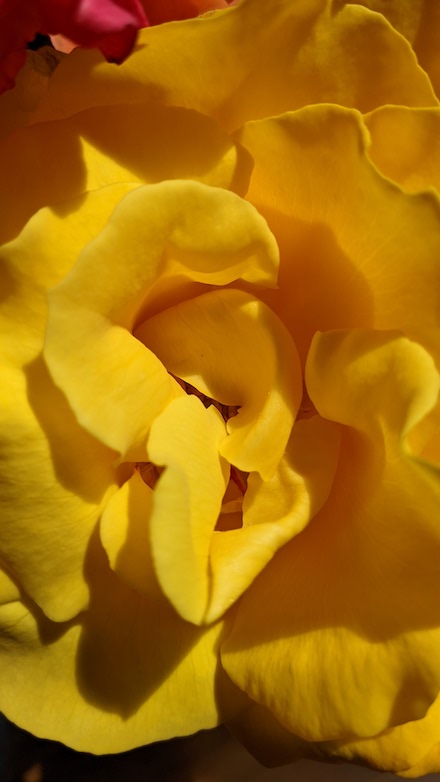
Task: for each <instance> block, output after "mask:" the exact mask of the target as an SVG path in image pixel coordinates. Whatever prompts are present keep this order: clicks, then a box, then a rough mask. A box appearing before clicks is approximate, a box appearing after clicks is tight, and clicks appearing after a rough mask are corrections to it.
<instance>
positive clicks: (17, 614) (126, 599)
mask: <svg viewBox="0 0 440 782" xmlns="http://www.w3.org/2000/svg"><path fill="white" fill-rule="evenodd" d="M86 577H87V580H88V582H89V585H90V591H91V602H90V607H89V609H88V611H86V612H85V613H83V614H81V615H80V616H79V617H78V619H77V620H76V621H72V622H69V623H53V622H50V621H49V620H48V619H46V618H45V617H44V615H42V614H41V612H40V611H39V610H38V609H37V608H36V607H35V605H34V604H32V603H31V602H30V601H28V600H27V599H24V602H20V600H19V599H18V598H17V594H16V590H15V588H14V585H13V584H12V583H9V582H8V579H7V577H6V576H5V575H4V574H3V575H2V577H1V579H0V587H1V591H2V598H3V601H2V602H3V604H2V605H1V607H0V627H1V633H0V687H1V692H2V710H3V712H4V713H5V714H6V716H7V717H8V718H9V719H11V720H12V721H13V722H17V723H18V724H19V725H21V726H22V727H24V728H25V729H27V730H29V731H31V732H32V733H34V734H35V735H37V736H43V737H44V738H51V739H54V740H58V741H63V742H65V743H68V744H69V746H71V747H73V748H74V749H77V750H81V751H87V752H93V753H95V754H101V753H114V752H122V751H125V750H128V749H131V748H133V747H136V746H140V745H143V744H146V743H150V742H153V741H160V740H163V739H167V738H170V737H173V736H179V735H186V734H188V733H192V732H195V731H197V730H200V729H202V728H204V729H206V728H211V727H214V726H215V725H217V724H218V722H221V721H222V720H224V719H225V718H228V717H230V716H232V715H233V713H234V711H235V710H236V708H237V702H236V700H235V697H234V695H235V693H234V690H233V688H232V686H231V685H230V683H229V682H228V680H227V678H226V677H225V675H224V673H223V672H222V670H221V668H220V666H219V663H218V643H219V636H220V633H221V631H222V625H221V624H217V625H211V626H210V627H209V628H203V629H200V628H196V627H194V626H192V625H190V624H189V623H187V622H184V621H183V620H182V619H180V617H178V615H177V614H176V613H175V611H174V610H173V609H172V607H171V606H170V605H169V604H168V603H167V601H166V599H165V598H164V597H159V599H157V600H155V599H153V600H149V599H148V598H146V597H145V596H143V595H140V594H139V593H136V592H134V591H133V590H131V589H129V588H128V587H127V586H125V585H124V584H123V582H122V581H121V580H120V579H118V577H117V576H116V575H115V574H114V573H113V572H112V571H111V570H110V568H109V567H108V564H107V562H106V561H105V554H104V552H103V551H102V549H101V548H100V546H99V542H98V541H97V540H96V539H95V540H93V541H92V543H91V547H90V561H88V562H87V563H86ZM17 681H19V683H20V687H19V688H17ZM217 685H218V686H219V687H220V689H221V694H220V695H219V694H218V693H217Z"/></svg>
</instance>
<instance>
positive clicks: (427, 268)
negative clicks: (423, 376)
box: [239, 106, 440, 367]
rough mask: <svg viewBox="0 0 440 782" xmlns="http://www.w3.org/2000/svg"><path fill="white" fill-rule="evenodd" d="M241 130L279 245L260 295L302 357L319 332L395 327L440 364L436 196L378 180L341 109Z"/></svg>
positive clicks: (253, 193)
mask: <svg viewBox="0 0 440 782" xmlns="http://www.w3.org/2000/svg"><path fill="white" fill-rule="evenodd" d="M239 139H240V141H241V143H243V144H244V146H245V147H246V148H247V149H248V150H249V151H250V153H251V154H252V156H253V158H254V168H253V174H252V178H251V184H250V188H249V192H248V195H247V198H248V199H249V200H250V201H251V203H253V204H255V206H256V207H257V208H258V210H259V211H260V212H261V213H262V214H263V215H264V217H266V219H267V221H268V224H269V226H270V228H271V229H272V231H273V233H274V235H275V236H276V237H277V240H278V244H279V247H280V255H281V265H280V276H279V289H278V290H277V291H273V292H272V291H270V292H269V291H268V292H264V293H262V294H261V298H262V299H263V300H264V301H265V302H266V303H267V304H269V306H270V307H272V309H273V310H274V311H275V312H277V313H278V315H279V316H280V317H281V318H282V320H283V321H284V323H285V324H286V326H287V327H288V329H289V331H290V333H291V334H293V335H294V338H295V343H296V345H297V347H298V350H299V352H300V355H301V356H302V358H303V359H305V357H306V355H307V351H308V348H309V345H310V341H311V339H312V337H313V334H314V333H315V331H316V330H318V329H319V330H322V331H326V330H328V329H334V328H350V327H374V328H380V329H393V328H398V329H401V330H402V331H403V332H405V333H406V335H407V336H408V337H410V338H411V339H414V340H416V341H417V342H420V343H421V344H423V345H424V346H425V347H426V348H427V349H428V350H429V351H430V352H431V353H432V355H433V356H434V357H435V358H436V361H437V362H438V366H439V367H440V339H439V335H440V328H439V326H440V322H439V305H438V291H439V289H440V264H439V263H438V258H439V257H440V208H439V202H438V200H437V198H436V197H435V195H434V194H432V193H424V194H420V195H413V194H407V193H403V192H402V191H401V190H400V189H399V188H398V187H397V186H395V185H393V184H392V183H391V182H389V181H388V180H386V179H384V178H382V177H381V176H380V175H379V174H378V172H377V170H376V169H375V167H374V166H373V165H372V164H371V161H370V160H369V158H368V154H367V150H368V146H367V143H368V140H367V137H366V134H365V129H364V126H363V124H362V121H361V119H360V117H359V115H357V113H356V112H351V111H347V110H345V109H342V108H340V107H336V106H316V107H312V108H307V109H303V110H301V111H298V112H295V113H292V114H289V115H285V116H283V117H277V118H274V119H269V120H264V121H261V122H251V123H248V124H247V125H246V126H245V127H244V128H243V130H242V132H241V133H240V134H239ZM421 237H423V241H422V240H421Z"/></svg>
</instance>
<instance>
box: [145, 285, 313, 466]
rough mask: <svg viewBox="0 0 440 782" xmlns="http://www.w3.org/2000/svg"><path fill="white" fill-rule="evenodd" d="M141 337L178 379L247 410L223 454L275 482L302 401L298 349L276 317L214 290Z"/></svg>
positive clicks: (149, 323)
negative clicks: (276, 471)
mask: <svg viewBox="0 0 440 782" xmlns="http://www.w3.org/2000/svg"><path fill="white" fill-rule="evenodd" d="M136 335H137V336H138V338H139V339H141V340H142V341H143V342H144V343H145V344H146V345H147V346H148V347H149V348H150V349H151V350H152V351H153V352H154V353H155V354H156V355H157V356H158V357H159V358H160V359H161V361H162V362H163V363H164V365H165V366H166V367H167V369H168V371H169V372H171V373H172V374H173V375H175V376H177V377H179V378H181V379H183V380H184V381H186V382H188V383H190V384H191V385H193V386H195V387H196V388H197V389H198V390H199V391H201V392H202V393H203V394H206V395H207V396H208V397H211V398H212V399H215V400H216V401H218V402H220V403H222V404H224V405H228V406H238V407H239V408H240V409H239V410H238V414H237V415H236V416H234V417H233V418H230V419H229V421H228V424H227V430H228V436H227V437H225V438H224V439H223V441H222V443H221V446H220V452H221V454H222V456H224V457H225V458H226V459H227V460H228V461H229V462H230V463H231V464H234V465H235V466H236V467H238V468H239V469H241V470H244V471H246V472H251V471H258V472H259V473H260V475H261V476H262V478H264V479H265V480H267V479H269V478H271V477H272V475H273V474H274V472H275V470H276V467H277V465H278V463H279V461H280V459H281V457H282V455H283V453H284V449H285V447H286V444H287V441H288V439H289V435H290V431H291V428H292V425H293V422H294V420H295V417H296V413H297V410H298V408H299V405H300V402H301V396H302V378H301V371H300V367H299V361H298V356H297V353H296V348H295V345H294V343H293V340H292V338H291V336H290V334H288V332H287V331H286V329H285V328H284V326H283V324H282V323H281V321H279V319H278V318H277V317H276V315H274V314H273V313H272V312H271V311H270V310H269V309H268V308H267V307H266V306H265V305H264V304H262V303H261V302H260V301H259V300H258V299H255V298H254V297H252V296H250V295H249V294H247V293H243V292H242V291H236V290H223V291H211V292H210V293H206V294H204V295H202V296H198V297H197V298H195V299H191V300H189V301H184V302H181V303H180V304H178V305H176V306H175V307H170V308H169V309H167V310H164V311H163V312H161V313H159V314H158V315H156V316H155V317H153V318H150V319H149V320H146V321H145V322H144V323H143V324H142V325H141V326H140V327H139V328H138V330H137V331H136ZM275 433H276V436H274V435H275Z"/></svg>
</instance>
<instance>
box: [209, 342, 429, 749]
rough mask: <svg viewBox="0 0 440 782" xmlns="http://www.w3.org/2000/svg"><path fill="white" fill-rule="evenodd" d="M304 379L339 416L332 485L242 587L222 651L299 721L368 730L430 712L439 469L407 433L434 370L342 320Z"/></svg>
mask: <svg viewBox="0 0 440 782" xmlns="http://www.w3.org/2000/svg"><path fill="white" fill-rule="evenodd" d="M307 384H308V390H309V393H310V396H311V399H312V401H313V402H314V404H315V406H316V408H317V410H318V412H320V413H321V414H323V415H326V416H328V417H330V418H331V419H333V420H338V421H340V422H341V424H342V425H343V429H342V444H341V455H340V460H339V466H338V471H337V473H336V476H335V479H334V482H333V488H332V492H331V494H330V497H329V498H328V500H327V502H326V504H325V505H324V507H323V508H322V510H321V511H320V513H318V515H317V516H316V517H315V518H314V520H313V523H312V524H309V525H308V526H307V528H306V529H305V530H304V531H303V532H302V533H301V534H300V535H298V536H297V537H296V538H295V539H294V540H293V541H292V542H291V543H289V544H287V545H286V546H285V547H284V548H283V549H282V550H281V551H280V552H278V554H277V556H276V557H275V558H274V559H273V560H272V562H271V563H270V564H269V565H268V566H267V567H266V569H265V570H264V572H263V573H262V574H261V576H260V577H259V578H258V579H257V581H256V582H255V583H254V584H253V585H252V586H251V587H250V588H249V590H248V591H247V593H246V595H244V597H243V598H242V601H241V603H240V607H239V611H238V613H237V618H236V620H235V624H234V626H233V629H232V632H231V634H230V636H229V638H228V640H227V641H226V643H225V645H224V647H223V655H222V659H223V664H224V665H225V667H226V670H227V671H228V673H229V674H230V676H231V677H232V679H233V681H235V683H237V684H238V685H239V686H240V687H242V688H243V689H244V690H245V691H246V692H247V693H248V694H249V695H250V696H251V698H252V699H253V700H255V701H257V702H258V703H261V704H263V705H265V706H266V707H268V708H269V709H270V710H271V711H272V712H273V714H274V715H275V716H276V717H277V718H278V720H279V721H280V722H281V724H282V725H284V726H285V727H287V728H288V729H290V730H291V731H292V732H293V733H294V734H296V735H298V736H300V737H302V738H305V739H308V740H312V741H322V740H330V739H337V738H345V737H346V736H347V735H351V736H359V737H365V736H372V735H375V734H377V733H379V732H380V731H382V730H384V729H386V728H388V727H391V726H393V725H396V724H399V723H403V722H406V721H410V720H415V719H420V718H421V717H423V715H424V714H425V712H426V710H427V708H428V707H429V706H430V704H431V703H432V702H433V700H434V699H435V697H436V695H437V693H438V690H439V685H440V668H439V664H438V661H439V645H440V633H439V629H438V627H439V618H440V616H439V607H438V601H437V597H436V583H437V578H438V556H439V551H440V537H439V530H438V524H437V511H438V507H439V501H440V490H439V480H438V478H439V476H438V471H436V470H435V469H434V468H432V467H430V466H428V465H426V464H424V463H422V462H419V461H417V460H416V459H414V458H413V457H412V456H411V455H410V454H409V453H408V452H407V449H406V447H405V439H404V435H405V432H406V430H407V427H408V426H410V425H411V424H413V423H414V422H415V421H416V420H417V418H418V417H419V416H420V415H421V414H422V413H423V412H427V411H428V410H429V407H430V406H431V405H432V402H433V400H434V399H435V396H436V394H437V393H438V387H439V378H438V372H437V371H436V369H435V367H434V364H433V362H432V359H431V358H430V357H429V356H428V355H427V354H426V353H425V351H424V350H423V349H422V348H421V347H420V346H419V345H416V344H414V343H411V342H409V341H408V340H406V339H404V338H402V337H401V336H399V335H396V334H394V333H387V334H383V333H381V332H379V333H378V332H374V331H372V332H365V331H359V332H351V331H348V332H346V334H345V335H344V334H342V333H340V332H336V333H333V334H324V335H323V336H322V337H320V338H318V339H317V341H316V343H315V348H314V350H313V352H312V355H311V357H310V360H309V363H308V367H307ZM318 386H319V387H318ZM361 392H362V393H361ZM361 395H362V400H363V401H362V405H361V404H360V397H361ZM358 422H359V423H358ZM379 431H380V432H381V433H382V434H381V436H378V432H379ZM420 497H423V504H421V503H420ZM420 563H423V565H422V567H421V564H420ZM274 660H276V665H274Z"/></svg>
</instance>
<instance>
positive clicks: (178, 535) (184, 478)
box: [148, 396, 229, 624]
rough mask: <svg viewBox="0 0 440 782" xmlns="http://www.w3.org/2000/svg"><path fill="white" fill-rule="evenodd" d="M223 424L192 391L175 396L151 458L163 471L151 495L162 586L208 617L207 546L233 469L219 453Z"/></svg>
mask: <svg viewBox="0 0 440 782" xmlns="http://www.w3.org/2000/svg"><path fill="white" fill-rule="evenodd" d="M224 435H225V424H224V421H223V419H222V417H221V415H220V413H219V412H218V411H217V410H216V409H215V408H214V407H210V408H208V409H205V407H204V406H203V404H202V402H201V401H200V400H199V399H197V398H196V397H194V396H191V397H190V396H183V397H181V398H180V399H176V400H175V401H174V402H172V403H171V404H170V405H168V407H167V409H166V410H165V411H164V413H162V415H161V416H159V417H158V418H157V419H156V421H155V422H154V424H153V426H152V427H151V433H150V436H149V438H148V454H149V458H150V459H151V460H152V461H153V462H154V463H155V464H156V465H158V466H160V467H164V468H165V470H164V472H163V474H162V475H161V476H160V478H159V480H158V482H157V485H156V487H155V491H154V496H153V508H152V513H151V518H150V530H151V533H150V534H151V547H152V556H153V560H154V563H155V567H156V572H157V576H158V579H159V582H160V584H161V587H162V589H163V591H164V593H165V594H166V595H167V597H168V598H169V599H170V601H171V602H172V604H173V605H174V607H175V608H176V609H177V611H178V612H179V614H180V615H181V616H182V617H183V618H184V619H187V620H188V621H190V622H194V624H202V623H203V622H204V620H205V616H206V612H207V608H208V605H209V602H210V592H211V584H210V581H211V571H210V562H209V551H210V546H211V537H212V533H213V530H214V527H215V525H216V522H217V518H218V515H219V513H220V508H221V504H222V498H223V495H224V493H225V490H226V486H227V482H228V477H229V470H228V465H227V463H226V460H225V459H223V458H222V457H221V456H220V454H219V443H220V441H221V439H222V438H224Z"/></svg>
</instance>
